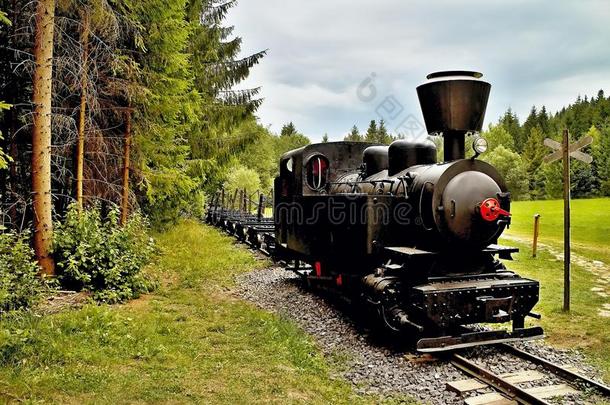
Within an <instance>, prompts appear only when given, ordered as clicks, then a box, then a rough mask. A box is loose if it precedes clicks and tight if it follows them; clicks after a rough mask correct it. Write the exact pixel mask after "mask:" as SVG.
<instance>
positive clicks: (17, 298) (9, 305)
mask: <svg viewBox="0 0 610 405" xmlns="http://www.w3.org/2000/svg"><path fill="white" fill-rule="evenodd" d="M33 257H34V252H33V251H32V249H30V247H29V245H28V243H27V241H26V237H25V236H18V235H15V234H13V233H4V234H0V311H1V312H6V311H11V310H15V309H22V308H29V307H31V306H32V305H33V304H35V303H36V302H37V301H38V298H39V297H40V293H41V291H42V282H41V281H40V279H39V278H38V266H37V265H36V263H35V262H34V260H33Z"/></svg>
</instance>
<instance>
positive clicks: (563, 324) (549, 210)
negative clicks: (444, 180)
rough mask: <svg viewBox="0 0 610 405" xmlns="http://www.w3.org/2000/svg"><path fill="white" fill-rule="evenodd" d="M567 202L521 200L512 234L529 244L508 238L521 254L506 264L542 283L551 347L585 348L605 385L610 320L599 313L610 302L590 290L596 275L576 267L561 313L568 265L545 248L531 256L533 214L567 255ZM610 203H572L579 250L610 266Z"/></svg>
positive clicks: (548, 240)
mask: <svg viewBox="0 0 610 405" xmlns="http://www.w3.org/2000/svg"><path fill="white" fill-rule="evenodd" d="M562 204H563V203H562V201H534V202H517V203H514V204H513V205H512V209H511V211H512V213H513V215H514V218H513V225H512V226H511V229H510V230H509V231H508V232H507V233H508V235H511V236H517V237H519V238H522V239H523V240H524V241H525V240H526V241H527V242H523V243H515V242H514V241H513V240H505V241H503V244H506V245H517V247H519V248H520V249H521V253H519V254H517V255H515V259H516V260H515V261H514V262H507V265H508V266H509V267H510V268H511V269H513V270H516V271H517V272H518V273H519V274H521V275H522V276H526V277H530V278H533V279H536V280H539V281H540V284H541V291H540V303H539V304H538V306H537V307H536V308H535V311H537V312H540V313H541V314H542V315H543V318H542V320H541V321H535V320H533V321H530V324H540V325H541V326H542V327H543V328H544V329H545V332H546V334H547V336H548V341H549V342H550V343H551V344H554V345H557V346H560V347H568V348H577V349H581V350H582V351H583V352H584V353H585V354H587V355H588V356H589V357H590V358H591V359H592V361H593V362H595V363H596V364H597V365H598V366H600V367H601V369H602V371H603V372H604V376H605V379H606V381H610V354H609V353H608V349H609V348H610V318H605V317H602V316H600V315H599V314H598V310H599V309H600V308H601V307H602V305H603V304H604V303H608V302H609V300H608V299H607V298H602V297H600V296H598V295H597V294H595V293H594V292H592V291H591V288H593V287H595V286H596V285H597V276H595V275H594V274H592V273H591V272H589V271H586V270H585V269H584V268H582V267H580V266H578V265H573V269H572V283H571V284H572V290H571V294H572V299H571V312H570V313H569V314H567V313H564V312H563V311H562V304H563V261H560V260H557V258H555V257H554V256H552V255H551V254H550V253H549V252H548V251H546V250H545V249H544V248H541V249H540V250H539V253H538V257H537V258H536V259H534V258H532V257H531V256H532V249H531V237H532V228H533V215H534V214H536V213H539V214H541V215H542V218H541V235H540V242H541V243H543V244H546V245H547V246H550V247H552V248H553V249H555V250H556V251H559V252H561V251H563V205H562ZM609 210H610V199H597V200H575V201H573V234H572V235H573V240H574V244H575V248H574V251H575V252H576V253H578V254H580V255H582V256H584V257H586V258H588V259H591V260H602V261H604V263H606V264H610V238H609V236H610V214H609Z"/></svg>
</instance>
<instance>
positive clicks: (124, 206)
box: [121, 109, 131, 226]
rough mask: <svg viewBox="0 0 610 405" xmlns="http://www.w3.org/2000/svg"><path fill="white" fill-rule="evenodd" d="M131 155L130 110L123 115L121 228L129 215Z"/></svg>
mask: <svg viewBox="0 0 610 405" xmlns="http://www.w3.org/2000/svg"><path fill="white" fill-rule="evenodd" d="M130 153H131V109H129V110H127V112H126V113H125V144H124V145H123V196H122V198H121V226H123V225H125V224H126V223H127V215H128V214H129V157H130Z"/></svg>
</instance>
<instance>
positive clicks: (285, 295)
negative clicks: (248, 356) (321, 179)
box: [237, 267, 599, 404]
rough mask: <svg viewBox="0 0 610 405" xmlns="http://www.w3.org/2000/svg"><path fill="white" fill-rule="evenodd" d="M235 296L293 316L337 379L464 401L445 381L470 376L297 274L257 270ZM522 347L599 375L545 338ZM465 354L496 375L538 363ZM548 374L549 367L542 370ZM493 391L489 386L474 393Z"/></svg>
mask: <svg viewBox="0 0 610 405" xmlns="http://www.w3.org/2000/svg"><path fill="white" fill-rule="evenodd" d="M237 285H238V288H237V295H238V296H239V297H241V298H243V299H246V300H248V301H250V302H253V303H255V304H256V305H258V306H259V307H261V308H263V309H266V310H269V311H272V312H275V313H277V314H278V315H280V316H282V317H285V318H288V319H291V320H293V321H295V322H296V323H297V324H298V325H299V326H300V327H301V328H302V329H303V330H304V331H306V332H307V333H308V334H310V335H312V336H313V337H314V339H315V341H316V342H317V344H318V345H319V346H320V348H321V349H322V351H323V352H324V353H325V355H326V356H327V357H328V358H330V359H333V358H336V359H340V361H339V365H340V366H339V369H340V370H341V371H340V372H339V373H340V376H341V377H343V378H345V379H347V380H348V381H350V382H351V383H352V384H353V385H354V387H355V389H356V391H357V392H359V393H362V394H365V393H373V394H380V395H382V396H393V395H396V394H403V395H408V396H410V397H413V398H415V399H417V400H419V401H422V402H424V403H430V404H461V403H463V402H464V398H462V397H460V396H458V395H456V394H455V393H453V392H450V391H447V390H446V383H447V382H448V381H454V380H461V379H465V378H467V376H465V375H464V374H463V373H462V372H460V371H459V370H457V369H456V368H455V367H453V366H452V365H451V364H449V363H448V362H447V361H444V360H438V359H436V358H433V357H431V356H425V355H420V354H417V353H416V352H414V351H412V349H410V348H409V347H408V346H407V345H404V344H403V345H402V346H400V345H396V343H395V342H394V343H392V342H391V341H390V339H389V336H387V335H386V336H384V335H380V334H379V332H376V333H373V332H371V331H372V329H371V327H370V324H369V325H368V326H367V324H368V322H367V321H362V319H361V318H360V319H359V318H358V317H359V316H361V314H358V313H354V310H352V309H351V308H354V306H350V305H346V304H343V303H341V302H336V301H333V300H332V299H330V298H326V297H325V296H324V295H323V294H319V293H315V292H313V291H311V290H309V289H307V288H306V287H304V286H303V283H302V282H301V281H300V280H299V278H298V276H296V275H294V274H293V273H291V272H289V271H286V270H284V269H283V268H280V267H274V268H270V269H265V270H257V271H254V272H251V273H248V274H245V275H242V276H240V277H239V278H238V280H237ZM518 347H520V348H522V349H524V350H527V351H528V352H530V353H533V354H536V355H538V356H540V357H543V358H545V359H547V360H550V361H552V362H555V363H558V364H562V365H570V366H573V367H575V368H577V369H578V370H579V371H580V372H582V373H583V374H585V375H587V376H589V377H594V378H598V377H599V374H598V373H597V372H596V370H594V369H593V368H592V367H591V366H590V365H588V364H586V363H585V361H584V359H583V357H582V356H581V355H579V354H578V353H577V352H575V351H568V350H560V349H555V348H552V347H550V346H548V345H545V344H544V343H540V342H539V341H537V342H524V343H520V344H518ZM463 354H464V355H465V356H466V357H467V358H469V359H471V360H473V361H475V362H476V363H477V364H481V365H485V366H486V367H487V368H488V369H489V370H491V371H493V372H495V373H508V372H515V371H522V370H527V369H536V366H535V365H533V364H531V363H528V362H526V361H523V360H521V359H518V358H515V357H514V356H512V355H510V354H506V353H500V352H499V351H498V350H497V349H495V348H489V347H479V348H474V349H470V350H467V351H464V352H463ZM540 371H541V372H543V373H545V375H548V374H549V373H548V372H545V370H543V369H540ZM561 382H562V381H561V380H559V379H557V378H556V377H550V378H545V379H544V380H540V381H536V382H533V383H529V384H522V385H520V386H521V387H523V388H528V387H532V386H539V385H550V384H551V383H561ZM486 392H491V390H490V389H484V390H480V391H477V392H472V393H470V394H469V395H475V394H482V393H486ZM598 399H599V398H594V397H591V396H589V397H588V398H586V397H585V396H584V395H579V396H576V397H563V398H561V399H552V400H550V402H552V403H563V404H582V403H596V402H597V400H598Z"/></svg>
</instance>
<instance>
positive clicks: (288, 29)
mask: <svg viewBox="0 0 610 405" xmlns="http://www.w3.org/2000/svg"><path fill="white" fill-rule="evenodd" d="M227 23H228V24H230V25H235V34H236V35H238V36H241V37H242V38H243V46H242V54H243V55H244V56H245V55H247V54H249V53H253V52H256V51H259V50H263V49H268V50H269V53H268V56H266V57H265V58H264V59H263V60H262V61H261V63H260V65H258V66H256V67H255V68H254V69H253V70H252V73H251V75H250V77H249V78H248V79H247V80H246V81H244V82H242V83H241V84H240V87H242V88H248V87H259V86H260V87H262V91H261V93H262V97H263V98H264V99H265V101H264V103H263V105H262V107H261V108H260V109H259V111H258V112H257V115H258V117H259V118H260V122H261V124H263V125H265V126H270V128H271V130H272V131H274V132H279V131H280V130H281V127H282V125H283V124H285V123H287V122H290V121H292V122H293V123H294V124H295V125H296V127H297V129H298V130H299V132H301V133H303V134H305V135H307V136H308V137H309V138H310V139H312V141H314V142H316V141H319V140H321V139H322V136H323V135H324V134H325V133H326V134H328V136H329V138H330V140H331V141H332V140H342V139H343V137H344V136H345V135H346V134H347V133H348V132H349V130H350V129H351V127H352V126H353V125H357V126H358V127H359V128H360V130H361V132H365V131H366V128H367V127H368V123H369V122H370V120H372V119H376V120H379V119H381V118H384V119H385V121H386V122H387V127H388V129H389V130H390V131H391V132H402V133H405V134H408V133H409V131H413V130H414V128H417V127H418V126H420V125H421V122H423V118H422V115H421V112H420V108H419V103H418V100H417V94H416V90H415V89H416V87H417V86H418V85H420V84H422V83H424V82H425V81H426V75H427V74H428V73H431V72H435V71H442V70H474V71H478V72H482V73H483V74H484V76H483V80H486V81H488V82H489V83H491V84H492V86H493V87H492V91H491V95H490V101H489V105H488V109H487V117H486V124H485V126H487V125H488V123H491V122H496V121H497V119H498V118H499V116H500V115H502V114H503V112H504V111H506V109H507V108H509V107H510V108H512V109H513V111H515V112H516V113H517V114H518V115H519V118H520V119H521V120H522V121H523V120H524V119H525V118H526V117H527V115H528V113H529V111H530V109H531V107H532V106H533V105H536V106H541V105H545V106H546V107H547V110H548V111H550V112H554V111H557V110H558V109H561V107H562V106H564V105H567V104H569V103H571V102H573V101H574V100H575V99H576V97H577V96H578V95H581V96H582V97H584V96H585V95H589V96H591V95H595V96H596V95H597V92H598V90H600V89H604V90H605V92H606V95H609V94H610V2H609V1H607V0H599V1H598V0H579V1H567V0H566V1H560V0H555V1H551V0H547V1H541V0H511V1H504V0H476V1H467V2H466V1H455V0H454V1H450V0H436V1H435V0H427V1H425V0H414V1H412V0H377V1H371V0H368V1H365V0H306V1H303V0H298V1H297V0H240V2H239V3H238V5H237V6H236V7H235V8H233V9H232V10H231V12H230V14H229V16H228V19H227Z"/></svg>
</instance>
